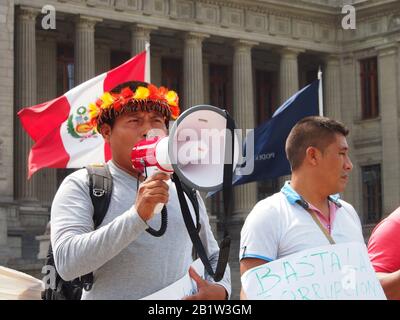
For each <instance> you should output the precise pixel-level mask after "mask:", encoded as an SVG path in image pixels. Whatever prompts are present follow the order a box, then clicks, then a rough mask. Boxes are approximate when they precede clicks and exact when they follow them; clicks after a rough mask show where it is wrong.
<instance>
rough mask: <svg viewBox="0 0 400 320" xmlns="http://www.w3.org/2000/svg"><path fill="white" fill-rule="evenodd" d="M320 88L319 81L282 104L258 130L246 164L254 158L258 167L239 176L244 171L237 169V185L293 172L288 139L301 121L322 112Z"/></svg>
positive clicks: (255, 165)
mask: <svg viewBox="0 0 400 320" xmlns="http://www.w3.org/2000/svg"><path fill="white" fill-rule="evenodd" d="M318 87H319V80H316V81H314V82H313V83H311V84H310V85H308V86H306V87H304V88H303V89H302V90H300V91H298V92H297V93H295V94H294V95H293V96H292V97H290V98H289V99H288V100H287V101H286V102H285V103H284V104H283V105H282V106H280V107H279V108H278V109H277V110H276V111H275V113H274V115H273V116H272V118H271V119H269V120H268V121H266V122H265V123H263V124H262V125H261V126H259V127H257V128H255V129H254V155H249V156H248V157H246V163H248V162H249V161H253V159H254V170H253V171H252V172H251V174H248V175H239V174H240V170H236V173H237V174H236V175H235V176H234V178H233V185H235V186H237V185H241V184H244V183H249V182H253V181H262V180H266V179H270V178H276V177H280V176H283V175H287V174H290V173H291V171H290V165H289V161H288V160H287V158H286V153H285V143H286V138H287V136H288V135H289V132H290V130H291V129H292V128H293V126H294V125H295V124H296V123H297V122H298V121H299V120H301V119H302V118H304V117H307V116H313V115H318V114H319V108H318ZM245 165H246V164H244V165H242V167H244V166H245Z"/></svg>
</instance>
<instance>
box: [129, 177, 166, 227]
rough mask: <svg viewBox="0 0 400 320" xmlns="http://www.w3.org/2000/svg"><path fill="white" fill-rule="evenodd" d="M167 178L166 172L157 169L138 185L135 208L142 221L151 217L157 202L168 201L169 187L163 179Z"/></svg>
mask: <svg viewBox="0 0 400 320" xmlns="http://www.w3.org/2000/svg"><path fill="white" fill-rule="evenodd" d="M169 179H170V176H169V175H168V174H166V173H165V172H161V171H157V172H156V173H154V174H153V175H151V176H150V177H149V178H147V179H146V180H145V181H144V182H143V183H142V184H141V185H140V186H139V190H138V193H137V197H136V202H135V208H136V210H137V212H138V214H139V216H140V217H141V218H142V219H143V220H144V221H147V220H150V219H151V218H152V217H153V215H154V208H155V207H156V205H157V204H158V203H167V202H168V198H169V193H168V189H169V187H168V184H167V183H166V182H165V181H166V180H169Z"/></svg>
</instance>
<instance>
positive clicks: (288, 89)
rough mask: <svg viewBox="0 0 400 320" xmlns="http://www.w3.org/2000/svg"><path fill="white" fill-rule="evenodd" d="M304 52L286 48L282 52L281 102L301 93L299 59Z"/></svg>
mask: <svg viewBox="0 0 400 320" xmlns="http://www.w3.org/2000/svg"><path fill="white" fill-rule="evenodd" d="M301 52H303V50H300V49H295V48H284V49H282V50H281V63H280V81H279V84H280V86H279V88H280V101H281V103H283V102H285V101H286V100H287V99H288V98H290V97H291V96H292V95H293V94H295V93H296V92H297V91H299V67H298V63H297V58H298V55H299V53H301Z"/></svg>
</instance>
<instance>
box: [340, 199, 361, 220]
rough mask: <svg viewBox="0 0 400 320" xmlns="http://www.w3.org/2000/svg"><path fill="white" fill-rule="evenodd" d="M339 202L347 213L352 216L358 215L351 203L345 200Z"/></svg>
mask: <svg viewBox="0 0 400 320" xmlns="http://www.w3.org/2000/svg"><path fill="white" fill-rule="evenodd" d="M337 201H338V202H339V203H340V204H341V206H342V208H343V209H345V210H346V211H347V212H349V213H350V214H352V215H357V211H356V209H354V207H353V206H352V205H351V204H350V203H349V202H346V201H344V200H343V199H338V200H337ZM357 216H358V215H357Z"/></svg>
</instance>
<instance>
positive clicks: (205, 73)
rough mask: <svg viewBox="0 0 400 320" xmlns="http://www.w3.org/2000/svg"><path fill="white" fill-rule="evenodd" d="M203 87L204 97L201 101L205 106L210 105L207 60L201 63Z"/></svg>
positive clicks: (208, 65)
mask: <svg viewBox="0 0 400 320" xmlns="http://www.w3.org/2000/svg"><path fill="white" fill-rule="evenodd" d="M203 83H204V84H203V86H204V97H203V101H204V103H205V104H209V103H210V64H209V62H208V61H207V60H204V61H203Z"/></svg>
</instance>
